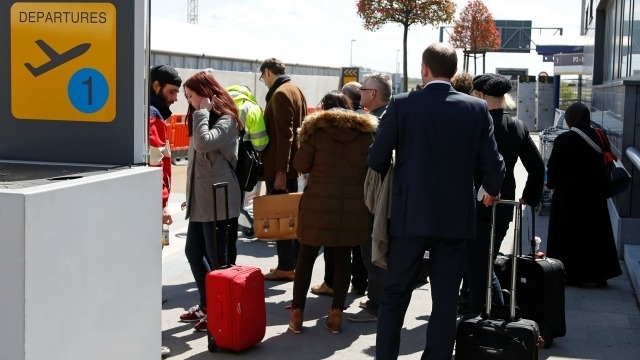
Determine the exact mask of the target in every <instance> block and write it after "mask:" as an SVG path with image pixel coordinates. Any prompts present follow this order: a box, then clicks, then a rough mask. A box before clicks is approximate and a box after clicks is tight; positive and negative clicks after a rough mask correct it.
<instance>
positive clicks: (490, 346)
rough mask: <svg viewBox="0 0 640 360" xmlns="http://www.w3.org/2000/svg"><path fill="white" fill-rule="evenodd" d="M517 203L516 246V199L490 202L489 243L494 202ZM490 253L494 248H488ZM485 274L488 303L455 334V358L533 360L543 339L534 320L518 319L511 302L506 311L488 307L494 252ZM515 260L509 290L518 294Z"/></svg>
mask: <svg viewBox="0 0 640 360" xmlns="http://www.w3.org/2000/svg"><path fill="white" fill-rule="evenodd" d="M503 204H508V205H514V206H516V221H515V229H516V232H515V236H514V249H516V248H517V247H518V244H519V241H518V236H519V234H520V232H519V231H518V230H519V227H520V220H521V219H522V208H521V207H520V203H519V202H517V201H509V200H501V201H498V202H497V203H495V204H494V205H493V209H492V224H491V246H490V249H493V241H494V236H495V229H496V228H495V226H496V225H495V214H496V206H497V205H503ZM490 253H493V251H490ZM488 261H489V271H488V274H487V287H488V288H487V300H486V301H487V305H486V307H485V312H484V314H482V315H480V316H477V317H475V318H472V319H467V320H463V321H462V322H461V323H460V324H459V325H458V330H457V334H456V360H501V359H505V360H507V359H508V360H516V359H517V360H520V359H522V360H533V359H537V358H538V350H539V347H540V344H541V342H542V339H541V337H540V331H539V330H538V325H537V324H536V323H535V321H532V320H528V319H522V318H519V316H517V314H516V304H515V302H514V301H511V302H510V304H509V306H508V308H509V311H508V314H504V313H505V311H504V310H505V309H503V307H497V306H496V307H494V309H493V310H494V311H492V308H491V277H492V273H493V254H489V259H488ZM516 266H517V262H512V269H511V270H512V274H514V275H513V276H512V278H511V280H512V281H511V293H512V294H517V289H516V288H515V274H516V270H517V269H516ZM499 313H502V314H499Z"/></svg>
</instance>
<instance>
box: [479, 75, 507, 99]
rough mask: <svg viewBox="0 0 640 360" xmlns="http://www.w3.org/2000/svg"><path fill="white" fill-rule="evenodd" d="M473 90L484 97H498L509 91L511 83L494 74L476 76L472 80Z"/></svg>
mask: <svg viewBox="0 0 640 360" xmlns="http://www.w3.org/2000/svg"><path fill="white" fill-rule="evenodd" d="M473 89H474V90H476V91H479V92H481V93H483V94H485V95H489V96H495V97H500V96H502V95H504V94H506V93H508V92H509V90H511V81H509V79H507V78H505V77H504V76H501V75H496V74H484V75H478V76H476V77H474V78H473Z"/></svg>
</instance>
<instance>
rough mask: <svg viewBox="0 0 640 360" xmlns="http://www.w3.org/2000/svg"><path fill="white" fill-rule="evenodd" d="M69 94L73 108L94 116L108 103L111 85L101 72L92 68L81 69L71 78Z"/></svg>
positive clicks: (68, 87) (68, 88)
mask: <svg viewBox="0 0 640 360" xmlns="http://www.w3.org/2000/svg"><path fill="white" fill-rule="evenodd" d="M67 93H68V94H69V100H70V101H71V104H72V105H73V107H75V108H76V109H78V111H81V112H83V113H86V114H92V113H94V112H96V111H98V110H100V109H102V108H103V107H104V105H105V104H106V103H107V99H108V98H109V84H108V83H107V79H105V77H104V76H103V75H102V73H101V72H100V71H98V70H96V69H92V68H85V69H80V70H78V71H76V73H75V74H73V76H71V79H70V80H69V86H67Z"/></svg>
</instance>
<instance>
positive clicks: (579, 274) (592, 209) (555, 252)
mask: <svg viewBox="0 0 640 360" xmlns="http://www.w3.org/2000/svg"><path fill="white" fill-rule="evenodd" d="M565 119H566V121H567V125H569V127H570V128H572V130H573V128H577V129H579V130H581V131H582V132H583V133H584V134H586V135H587V136H588V137H589V138H591V140H593V141H594V142H595V143H596V144H600V140H599V138H598V135H597V134H596V132H595V130H594V129H593V128H591V113H590V111H589V109H588V108H587V107H586V106H585V105H583V104H581V103H574V104H572V105H571V106H569V107H568V108H567V110H566V111H565ZM547 187H548V188H549V189H552V190H553V197H552V200H551V213H550V215H549V235H548V238H547V242H548V243H547V255H548V256H549V257H554V258H557V259H559V260H560V261H562V263H563V264H564V267H565V271H566V275H567V285H575V286H580V285H582V284H584V283H596V284H597V285H598V286H606V285H607V279H610V278H613V277H616V276H619V275H621V274H622V271H621V270H620V263H619V261H618V253H617V251H616V245H615V241H614V238H613V230H612V228H611V222H610V220H609V209H608V208H607V195H606V192H607V188H608V183H607V180H606V178H605V172H604V161H603V155H602V154H599V153H598V152H596V150H594V149H593V148H592V147H591V146H590V145H589V144H588V143H587V142H586V141H585V140H584V139H583V138H582V137H581V136H580V135H579V134H578V133H577V132H576V131H575V130H574V131H567V132H566V133H563V134H561V135H559V136H558V137H557V138H556V139H555V141H554V144H553V150H552V152H551V156H550V157H549V161H548V163H547Z"/></svg>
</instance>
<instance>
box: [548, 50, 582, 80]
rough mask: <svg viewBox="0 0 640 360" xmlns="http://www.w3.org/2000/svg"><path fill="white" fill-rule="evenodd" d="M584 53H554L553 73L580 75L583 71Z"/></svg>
mask: <svg viewBox="0 0 640 360" xmlns="http://www.w3.org/2000/svg"><path fill="white" fill-rule="evenodd" d="M583 63H584V55H583V53H573V54H555V55H553V73H554V74H555V75H580V74H582V72H583V68H582V65H583Z"/></svg>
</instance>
